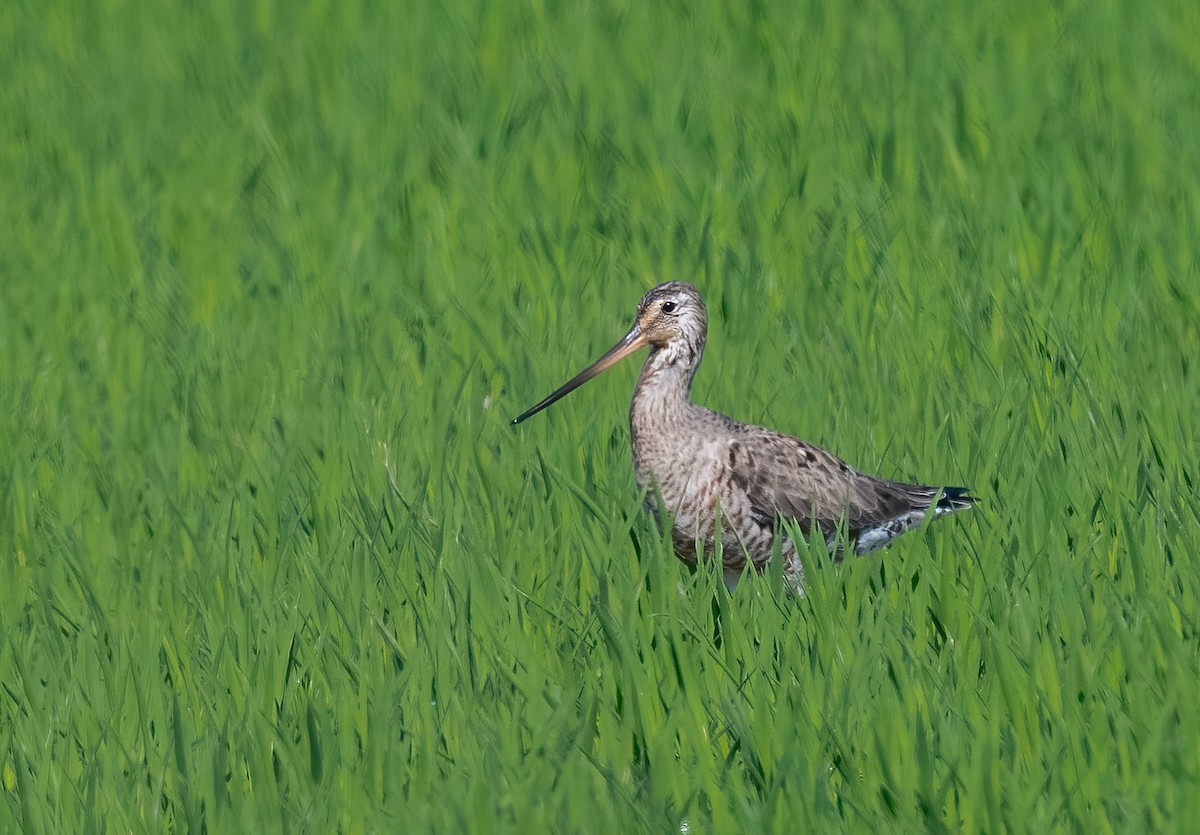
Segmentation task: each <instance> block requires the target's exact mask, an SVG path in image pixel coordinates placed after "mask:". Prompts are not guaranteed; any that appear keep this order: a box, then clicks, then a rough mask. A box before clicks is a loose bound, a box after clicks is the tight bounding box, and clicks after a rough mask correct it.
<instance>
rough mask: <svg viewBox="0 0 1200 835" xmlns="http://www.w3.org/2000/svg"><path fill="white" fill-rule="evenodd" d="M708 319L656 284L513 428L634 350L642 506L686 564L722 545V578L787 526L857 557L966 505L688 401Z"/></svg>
mask: <svg viewBox="0 0 1200 835" xmlns="http://www.w3.org/2000/svg"><path fill="white" fill-rule="evenodd" d="M707 331H708V314H707V311H706V309H705V307H704V300H703V299H702V298H701V297H700V293H699V292H698V291H697V290H696V288H695V287H693V286H692V285H690V284H686V283H684V282H679V281H672V282H668V283H666V284H660V285H659V286H658V287H655V288H654V289H653V290H651V291H650V292H649V293H647V294H646V295H645V296H644V297H643V298H642V300H641V302H640V303H639V304H638V309H637V317H636V319H635V322H634V325H633V327H632V328H631V329H630V331H629V333H628V334H626V335H625V337H624V338H623V339H622V340H621V341H620V342H618V343H617V344H616V345H614V346H613V347H612V349H611V350H609V351H608V352H607V353H606V354H605V355H604V356H602V357H601V358H600V359H598V360H597V361H596V362H595V363H593V364H592V365H590V366H589V367H588V368H586V369H585V370H584V371H582V372H580V373H579V374H578V375H577V376H576V377H574V378H573V379H571V380H570V381H568V382H567V383H566V384H564V385H563V386H562V387H561V388H559V389H558V390H557V391H555V392H554V393H553V394H551V395H550V396H549V397H547V398H546V399H545V400H543V401H541V402H540V403H538V404H537V405H536V406H534V407H533V408H531V409H529V410H528V411H526V412H525V413H524V414H522V415H520V416H519V417H517V418H516V419H515V420H514V421H513V423H520V422H521V421H523V420H525V419H526V418H528V417H529V416H531V415H533V414H535V413H537V412H539V411H541V410H542V409H544V408H546V407H547V406H549V405H550V404H551V403H553V402H554V401H556V400H558V399H559V398H560V397H562V396H564V395H565V394H568V393H569V392H571V391H573V390H574V389H576V388H578V387H579V386H580V385H582V384H583V383H585V382H587V381H588V380H590V379H591V378H592V377H594V376H596V375H597V374H599V373H600V372H602V371H604V370H605V369H606V368H609V367H611V366H612V365H613V364H615V363H616V362H618V361H619V360H621V359H622V358H623V357H626V356H628V355H629V354H631V353H633V352H634V351H636V350H638V349H639V348H641V347H643V346H647V345H648V346H649V347H650V355H649V356H648V357H647V358H646V362H645V364H644V365H643V366H642V372H641V374H640V375H639V377H638V382H637V386H636V388H635V389H634V392H633V402H632V404H631V405H630V409H629V423H630V430H631V435H632V441H633V464H634V469H635V471H636V473H637V480H638V484H639V485H641V487H642V488H643V489H644V490H646V491H647V505H648V507H650V509H651V510H652V511H654V512H655V514H656V515H657V516H658V517H659V518H660V519H664V520H669V521H670V524H671V537H672V541H673V543H674V546H675V551H676V553H677V554H678V555H679V558H680V559H682V560H683V561H684V562H688V563H694V562H695V560H696V558H697V552H698V549H697V546H699V548H700V549H701V550H700V553H705V554H710V555H711V554H712V553H713V552H714V545H715V543H716V541H717V540H718V538H719V540H720V542H721V545H722V548H721V552H722V556H723V560H724V569H725V579H726V582H727V583H728V584H729V585H730V586H732V585H733V584H734V583H736V582H737V579H738V577H739V576H740V575H741V573H742V571H743V569H744V568H745V566H746V560H747V559H749V560H750V562H751V564H752V565H753V566H754V568H756V569H758V570H762V569H763V568H764V567H765V566H766V564H767V561H768V560H769V559H770V558H771V555H772V553H774V545H775V539H776V537H777V536H781V535H782V534H783V530H782V525H783V523H784V522H793V523H795V525H796V526H797V527H798V528H799V530H800V531H801V532H802V533H803V534H804V535H805V536H809V535H810V534H811V533H812V532H813V531H814V528H815V529H816V530H817V531H819V533H820V536H821V538H823V539H824V540H825V542H826V544H827V546H828V547H830V548H831V549H835V553H836V549H837V547H838V542H839V536H838V534H839V530H841V531H844V534H845V541H846V542H848V543H849V545H850V547H851V548H852V549H853V550H854V552H855V553H859V554H865V553H869V552H871V551H874V550H876V549H877V548H882V547H883V546H885V545H887V544H889V543H890V542H891V541H892V540H893V539H895V538H896V537H897V536H899V535H900V534H902V533H904V532H905V531H907V530H911V529H912V528H914V527H916V526H917V525H918V524H920V522H921V520H922V519H924V518H925V516H926V514H928V513H929V512H931V506H932V512H933V514H934V515H935V516H942V515H944V514H947V513H953V512H955V511H958V510H965V509H966V508H969V507H971V506H972V504H973V503H974V501H975V500H974V498H972V497H971V496H970V495H968V493H967V491H966V490H965V489H964V488H961V487H940V488H939V487H927V486H925V485H920V484H905V483H901V482H896V481H888V480H886V479H881V478H875V477H873V476H869V475H865V474H863V473H860V472H858V471H857V470H855V469H853V468H851V467H849V466H847V465H846V463H845V462H843V461H842V460H841V459H840V458H838V457H837V456H835V455H833V454H831V453H829V452H826V451H825V450H823V449H821V448H820V447H816V446H813V445H812V444H810V443H807V442H806V441H801V440H799V439H797V438H792V437H790V436H788V435H781V434H780V433H778V432H773V431H771V430H770V429H764V428H762V427H759V426H752V425H749V424H745V423H740V422H738V421H736V420H733V419H732V418H728V417H726V416H725V415H722V414H719V413H718V412H714V411H711V410H709V409H706V408H704V407H703V406H699V405H697V404H695V403H693V402H692V401H691V398H690V391H691V387H692V379H693V378H694V377H695V374H696V369H697V368H698V367H699V365H700V359H701V356H702V354H703V353H704V343H705V339H706V338H707ZM779 545H780V553H781V555H782V558H783V573H784V577H785V578H786V579H787V581H788V584H789V585H790V586H791V587H792V588H794V589H795V590H796V591H797V592H798V593H802V589H803V584H804V568H803V566H802V565H801V562H800V557H799V554H798V553H797V547H796V543H795V542H793V541H792V540H791V539H790V538H789V537H787V536H782V539H781V540H780V543H779Z"/></svg>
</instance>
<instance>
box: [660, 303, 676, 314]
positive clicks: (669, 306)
mask: <svg viewBox="0 0 1200 835" xmlns="http://www.w3.org/2000/svg"><path fill="white" fill-rule="evenodd" d="M676 307H678V305H676V304H675V302H663V304H662V312H663V313H674V312H675V308H676Z"/></svg>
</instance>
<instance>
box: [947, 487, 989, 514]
mask: <svg viewBox="0 0 1200 835" xmlns="http://www.w3.org/2000/svg"><path fill="white" fill-rule="evenodd" d="M941 489H942V495H941V497H940V498H938V502H937V506H938V509H939V510H966V509H967V508H970V507H974V506H975V505H976V504H977V503H978V502H979V499H977V498H975V497H974V496H972V495H971V491H970V490H969V489H968V488H966V487H943V488H941Z"/></svg>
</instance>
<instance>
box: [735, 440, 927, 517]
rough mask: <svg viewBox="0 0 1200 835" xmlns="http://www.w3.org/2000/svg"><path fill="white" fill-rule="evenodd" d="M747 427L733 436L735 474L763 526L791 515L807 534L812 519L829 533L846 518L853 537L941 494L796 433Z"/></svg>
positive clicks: (923, 506) (736, 481) (918, 506)
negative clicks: (878, 473)
mask: <svg viewBox="0 0 1200 835" xmlns="http://www.w3.org/2000/svg"><path fill="white" fill-rule="evenodd" d="M746 429H747V430H748V431H746V432H744V433H743V434H742V435H740V436H739V437H736V438H734V439H733V440H731V441H730V450H729V461H730V467H731V474H732V477H733V480H734V482H735V483H736V484H738V486H740V487H741V488H742V489H743V490H744V491H745V493H746V496H747V497H748V499H749V501H750V504H751V507H752V509H753V510H752V512H753V514H754V516H755V520H756V521H758V523H759V524H761V525H764V526H765V527H771V526H773V525H774V523H775V522H776V521H777V520H780V519H787V520H792V521H794V522H795V523H796V524H797V526H798V527H799V528H800V530H801V531H803V532H804V533H805V534H806V535H807V534H808V533H809V531H811V529H812V526H813V524H816V525H817V526H819V527H820V529H821V531H822V533H823V534H824V535H829V534H832V533H833V532H834V531H835V530H836V529H837V526H838V524H839V522H841V521H843V520H844V521H845V524H846V527H847V529H848V532H849V534H850V537H851V539H855V538H857V536H858V534H859V532H861V531H862V530H863V529H864V528H869V527H873V526H875V525H878V524H880V523H882V522H885V521H887V520H889V519H894V518H896V517H897V516H899V515H901V514H903V513H907V512H909V511H912V510H924V509H925V508H927V507H929V504H930V502H931V501H932V500H933V497H934V496H935V495H936V494H937V491H936V489H935V488H931V487H923V486H921V485H915V484H913V485H910V484H899V483H896V482H892V481H886V480H884V479H878V478H873V477H871V476H868V475H864V474H863V473H860V472H858V471H857V470H855V469H853V468H852V467H850V466H848V465H847V464H846V463H845V462H844V461H842V460H841V459H840V458H838V457H837V456H836V455H833V454H832V453H830V452H826V451H825V450H823V449H821V448H820V447H817V446H813V445H812V444H810V443H807V442H805V441H801V440H799V439H798V438H792V437H790V436H788V435H781V434H779V433H776V432H771V431H770V430H760V429H758V428H757V427H746Z"/></svg>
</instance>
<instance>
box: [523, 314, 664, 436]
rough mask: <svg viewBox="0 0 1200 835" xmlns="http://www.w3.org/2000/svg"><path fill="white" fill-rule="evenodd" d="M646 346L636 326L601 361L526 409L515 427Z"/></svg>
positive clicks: (639, 329)
mask: <svg viewBox="0 0 1200 835" xmlns="http://www.w3.org/2000/svg"><path fill="white" fill-rule="evenodd" d="M646 344H647V343H646V338H645V337H644V336H642V330H641V328H639V327H638V326H637V325H636V324H635V325H634V326H633V328H632V329H631V330H630V331H629V333H627V334H625V336H624V337H623V338H622V339H621V341H620V342H618V343H617V344H616V345H614V346H612V347H611V348H609V349H608V350H607V351H606V352H605V353H604V356H602V357H600V359H598V360H596V361H595V362H594V363H592V364H591V365H589V366H588V367H587V368H585V369H583V370H582V371H580V372H579V373H578V374H576V375H575V376H574V377H572V378H571V379H570V380H567V382H565V383H563V384H562V385H561V386H559V387H558V389H556V390H555V392H554V393H553V394H551V395H550V396H549V397H547V398H546V399H545V400H543V401H542V402H541V403H538V404H537V405H536V406H533V407H531V408H529V409H526V410H525V411H524V412H522V413H521V414H519V415H517V416H516V417H515V418H513V425H514V426H515V425H516V424H518V423H520V422H521V421H523V420H525V419H527V418H530V417H533V416H534V415H536V414H537V413H538V412H540V411H541V410H542V409H544V408H546V407H547V406H549V405H550V404H551V403H554V402H555V401H557V400H560V399H562V398H563V397H566V396H567V395H568V394H570V393H571V392H573V391H575V389H577V388H579V387H580V386H582V385H583V384H584V383H586V382H587V381H588V380H590V379H592V378H593V377H595V376H596V375H597V374H600V373H601V372H603V371H605V370H606V369H608V368H611V367H612V366H614V365H616V364H617V363H618V362H620V361H621V360H623V359H625V357H627V356H629V355H630V354H632V353H633V352H634V351H636V350H637V349H638V348H641V347H642V346H643V345H646Z"/></svg>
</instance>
